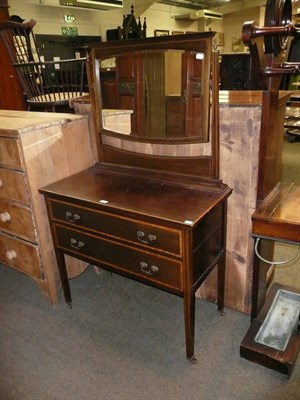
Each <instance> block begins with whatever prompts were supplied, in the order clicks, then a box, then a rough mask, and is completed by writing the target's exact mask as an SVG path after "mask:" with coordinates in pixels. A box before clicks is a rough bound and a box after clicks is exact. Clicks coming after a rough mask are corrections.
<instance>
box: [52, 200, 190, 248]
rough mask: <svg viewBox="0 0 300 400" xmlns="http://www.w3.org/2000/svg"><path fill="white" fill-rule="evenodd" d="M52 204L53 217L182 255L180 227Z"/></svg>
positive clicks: (64, 204) (57, 202) (61, 203)
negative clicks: (162, 225)
mask: <svg viewBox="0 0 300 400" xmlns="http://www.w3.org/2000/svg"><path fill="white" fill-rule="evenodd" d="M50 204H51V211H52V217H53V219H57V220H60V221H63V222H68V223H71V224H72V225H76V226H78V227H82V228H86V229H89V230H93V231H96V232H98V233H101V234H104V235H110V236H113V237H118V238H120V239H123V240H127V241H130V242H134V243H136V244H140V245H144V246H150V247H151V248H155V249H159V250H162V251H165V252H168V253H171V254H176V255H179V256H181V255H182V247H181V232H180V231H179V230H176V229H171V228H162V227H160V226H156V225H154V224H147V223H145V222H140V221H136V220H132V219H130V218H125V217H121V216H115V215H112V214H109V213H105V212H100V211H95V210H91V209H87V208H83V207H76V206H74V205H71V204H68V203H64V202H60V201H56V200H51V201H50Z"/></svg>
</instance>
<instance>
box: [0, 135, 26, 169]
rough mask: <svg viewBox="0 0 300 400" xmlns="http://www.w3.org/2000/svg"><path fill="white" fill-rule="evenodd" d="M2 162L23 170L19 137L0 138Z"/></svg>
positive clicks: (0, 159)
mask: <svg viewBox="0 0 300 400" xmlns="http://www.w3.org/2000/svg"><path fill="white" fill-rule="evenodd" d="M0 164H2V165H4V166H6V167H9V168H13V169H20V170H23V167H22V161H21V157H20V152H19V146H18V140H17V139H9V138H3V137H2V138H0Z"/></svg>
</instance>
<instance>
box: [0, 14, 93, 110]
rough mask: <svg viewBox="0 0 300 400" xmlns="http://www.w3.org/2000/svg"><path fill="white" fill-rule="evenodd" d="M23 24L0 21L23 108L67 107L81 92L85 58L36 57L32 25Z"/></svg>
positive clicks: (29, 23) (0, 31)
mask: <svg viewBox="0 0 300 400" xmlns="http://www.w3.org/2000/svg"><path fill="white" fill-rule="evenodd" d="M35 24H36V21H35V20H33V19H31V20H30V21H29V22H27V23H17V22H13V21H5V22H2V23H0V38H1V40H2V42H3V43H4V46H5V47H6V49H7V52H8V54H9V56H10V59H11V63H12V65H13V66H14V68H15V69H16V72H17V74H18V77H19V79H20V82H21V85H22V88H23V90H24V94H25V98H26V103H27V109H28V110H30V109H32V108H37V109H39V110H41V109H42V110H44V111H53V112H55V111H57V110H58V108H59V107H64V108H63V110H64V111H65V109H66V107H69V104H70V101H71V100H72V99H74V98H76V97H80V96H82V95H84V94H86V93H83V76H84V71H85V63H86V58H74V59H68V60H59V61H54V60H51V61H50V60H47V61H45V60H44V59H43V57H41V56H40V54H39V51H38V48H37V45H36V39H35V36H34V32H33V27H34V26H35Z"/></svg>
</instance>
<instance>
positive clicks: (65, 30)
mask: <svg viewBox="0 0 300 400" xmlns="http://www.w3.org/2000/svg"><path fill="white" fill-rule="evenodd" d="M61 33H62V34H63V35H65V36H77V35H78V28H75V27H70V26H62V27H61Z"/></svg>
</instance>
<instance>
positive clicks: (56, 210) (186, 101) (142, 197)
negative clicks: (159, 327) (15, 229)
mask: <svg viewBox="0 0 300 400" xmlns="http://www.w3.org/2000/svg"><path fill="white" fill-rule="evenodd" d="M213 36H214V33H213V32H206V33H199V34H190V35H176V36H170V37H155V38H147V39H138V40H135V39H132V40H127V41H117V42H109V43H101V44H99V45H97V46H96V47H93V48H91V49H90V51H89V58H88V60H89V61H88V74H89V83H90V92H91V102H92V112H93V118H94V125H95V133H96V141H97V150H98V157H99V160H98V162H97V163H96V164H95V165H94V166H93V167H91V168H89V169H87V170H84V171H82V172H79V173H77V174H75V175H72V176H69V177H67V178H65V179H62V180H60V181H58V182H56V183H53V184H50V185H48V186H46V187H43V188H41V189H40V192H41V193H42V194H43V195H44V196H45V200H46V205H47V210H48V216H49V221H50V226H51V232H52V237H53V243H54V248H55V252H56V257H57V261H58V266H59V272H60V277H61V282H62V287H63V291H64V295H65V300H66V302H67V303H68V304H69V305H70V306H71V293H70V287H69V282H68V275H67V270H66V266H65V255H72V256H73V257H75V258H78V259H80V260H84V261H86V262H88V263H90V264H93V265H95V266H98V267H101V268H104V269H108V270H110V271H112V272H115V273H118V274H121V275H124V276H126V277H128V278H130V279H135V280H138V281H140V282H142V283H145V284H149V285H152V286H154V287H156V288H158V289H162V290H165V291H167V292H170V293H172V294H175V295H179V296H181V297H182V298H183V305H184V323H185V336H186V357H187V359H189V360H190V361H191V362H196V358H195V357H194V330H195V292H196V290H197V289H198V288H199V286H200V285H201V283H202V282H203V281H204V280H205V278H206V277H207V276H208V275H209V273H210V272H211V271H212V270H213V269H214V268H215V267H216V268H217V270H218V310H219V311H222V309H223V306H224V281H225V251H226V207H227V198H228V196H229V195H230V194H231V189H230V188H229V187H228V186H227V185H226V184H224V183H223V182H222V181H221V180H220V179H219V130H218V55H217V54H216V53H215V52H214V51H213ZM106 59H113V60H114V62H115V67H114V72H115V85H114V86H113V87H110V96H111V98H110V103H111V102H112V99H113V104H112V105H111V110H113V109H114V110H130V115H131V117H130V118H131V120H130V122H131V123H130V130H129V132H128V129H127V128H126V131H125V132H124V131H123V130H122V123H120V124H119V125H118V120H117V121H115V123H114V124H113V125H114V129H115V130H114V131H113V130H112V127H111V126H110V125H105V126H104V124H103V115H102V114H103V111H102V110H103V104H104V105H105V103H106V99H105V93H106V92H107V90H105V82H103V79H102V76H101V65H102V63H103V62H104V61H105V60H106ZM153 72H155V74H153ZM112 94H114V96H112ZM170 96H172V97H173V98H175V97H176V99H177V100H178V101H177V102H175V103H176V104H177V103H180V107H179V108H177V109H176V106H175V108H173V109H172V107H171V111H172V112H171V113H169V114H168V112H169V111H168V110H169V108H170V107H168V104H167V101H168V99H169V98H170ZM104 108H105V107H104ZM167 114H168V115H167ZM179 120H180V129H178V121H179ZM182 121H184V123H183V122H182ZM179 131H180V135H179V134H178V132H179ZM78 151H80V149H78ZM75 295H76V294H75Z"/></svg>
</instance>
